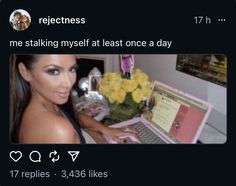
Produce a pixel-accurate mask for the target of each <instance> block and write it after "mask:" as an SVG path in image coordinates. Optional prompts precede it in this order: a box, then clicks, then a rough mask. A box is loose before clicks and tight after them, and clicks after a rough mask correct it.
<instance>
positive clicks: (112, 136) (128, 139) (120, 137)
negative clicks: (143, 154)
mask: <svg viewBox="0 0 236 186" xmlns="http://www.w3.org/2000/svg"><path fill="white" fill-rule="evenodd" d="M103 135H104V137H105V139H106V140H107V142H108V143H114V144H117V143H119V144H122V143H129V144H130V143H141V142H140V141H139V140H138V138H137V131H135V130H133V129H130V128H127V127H123V128H109V127H107V129H106V130H104V131H103Z"/></svg>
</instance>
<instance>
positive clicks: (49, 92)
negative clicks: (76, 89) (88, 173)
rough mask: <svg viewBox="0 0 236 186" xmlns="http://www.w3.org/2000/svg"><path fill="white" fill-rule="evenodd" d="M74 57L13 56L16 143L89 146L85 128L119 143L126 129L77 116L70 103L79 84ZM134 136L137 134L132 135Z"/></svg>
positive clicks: (13, 137)
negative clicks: (84, 132) (76, 83)
mask: <svg viewBox="0 0 236 186" xmlns="http://www.w3.org/2000/svg"><path fill="white" fill-rule="evenodd" d="M76 69H77V63H76V59H75V56H74V55H49V54H39V55H12V56H11V58H10V95H11V100H10V101H11V102H10V108H11V111H10V131H11V140H12V142H13V143H22V144H26V143H33V144H40V143H86V139H85V138H84V135H83V132H82V131H81V128H85V129H90V130H91V131H95V132H98V133H100V134H101V135H104V136H108V137H110V138H113V139H114V140H116V139H117V140H118V141H119V136H122V135H124V130H122V129H112V128H109V127H106V126H104V125H103V124H101V123H100V122H98V121H96V120H94V119H93V118H91V117H89V116H87V115H83V114H78V113H76V112H74V110H73V105H72V102H71V99H70V94H71V90H72V88H73V85H74V83H75V81H76V76H77V74H76V72H77V71H76ZM128 133H129V134H130V135H134V133H133V131H129V132H128Z"/></svg>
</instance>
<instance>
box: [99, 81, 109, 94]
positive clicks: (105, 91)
mask: <svg viewBox="0 0 236 186" xmlns="http://www.w3.org/2000/svg"><path fill="white" fill-rule="evenodd" d="M99 92H100V93H101V94H102V95H104V96H107V95H108V94H109V92H110V88H109V84H108V83H107V82H106V81H101V83H100V85H99Z"/></svg>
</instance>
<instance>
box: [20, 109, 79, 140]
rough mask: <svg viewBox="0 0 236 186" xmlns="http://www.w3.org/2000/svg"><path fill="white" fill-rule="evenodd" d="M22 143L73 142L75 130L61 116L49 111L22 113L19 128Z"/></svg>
mask: <svg viewBox="0 0 236 186" xmlns="http://www.w3.org/2000/svg"><path fill="white" fill-rule="evenodd" d="M20 141H23V143H74V141H75V130H74V127H73V126H72V125H71V123H70V122H69V121H68V120H67V119H66V118H65V117H63V116H60V115H56V114H53V113H50V112H35V113H34V112H30V113H26V114H25V115H24V118H23V120H22V126H21V129H20Z"/></svg>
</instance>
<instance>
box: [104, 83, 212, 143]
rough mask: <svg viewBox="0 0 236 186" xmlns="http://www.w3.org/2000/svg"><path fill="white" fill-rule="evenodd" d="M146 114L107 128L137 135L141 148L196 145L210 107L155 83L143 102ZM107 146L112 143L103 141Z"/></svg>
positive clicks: (203, 102)
mask: <svg viewBox="0 0 236 186" xmlns="http://www.w3.org/2000/svg"><path fill="white" fill-rule="evenodd" d="M147 107H148V111H147V112H146V113H144V114H143V115H142V116H141V117H139V118H134V119H131V120H128V121H125V122H122V123H118V124H114V125H112V126H111V127H115V128H117V127H128V128H131V129H134V130H136V131H137V132H138V134H137V139H133V138H132V137H131V138H128V142H130V141H135V142H136V141H138V142H139V143H142V144H167V143H187V144H189V143H196V142H197V140H198V138H199V135H200V133H201V132H202V129H203V127H204V125H205V123H206V121H207V118H208V116H209V114H210V112H211V109H212V105H211V104H210V103H208V102H206V101H203V100H201V99H198V98H196V97H194V96H192V95H189V94H186V93H183V92H181V91H179V90H177V89H174V88H173V87H170V86H168V85H166V84H163V83H160V82H158V81H155V83H154V86H153V90H152V94H151V96H150V97H149V100H148V102H147ZM107 141H108V143H113V141H111V140H110V139H107Z"/></svg>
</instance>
